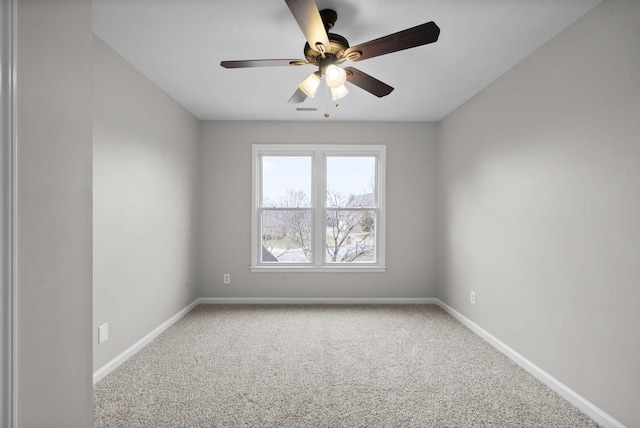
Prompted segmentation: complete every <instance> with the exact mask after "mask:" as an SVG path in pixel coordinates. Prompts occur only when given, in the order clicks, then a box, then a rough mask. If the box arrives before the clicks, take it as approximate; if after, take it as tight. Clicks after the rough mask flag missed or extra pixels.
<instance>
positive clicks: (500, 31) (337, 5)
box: [93, 0, 600, 121]
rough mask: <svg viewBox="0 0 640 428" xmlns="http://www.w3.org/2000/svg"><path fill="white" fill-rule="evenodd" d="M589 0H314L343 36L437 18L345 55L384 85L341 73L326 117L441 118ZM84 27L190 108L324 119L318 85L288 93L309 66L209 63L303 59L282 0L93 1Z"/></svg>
mask: <svg viewBox="0 0 640 428" xmlns="http://www.w3.org/2000/svg"><path fill="white" fill-rule="evenodd" d="M599 2H600V0H402V1H391V0H316V3H317V5H318V8H319V9H325V8H331V9H334V10H336V11H337V12H338V20H337V22H336V24H335V27H334V28H333V29H332V30H331V32H333V33H337V34H340V35H342V36H343V37H346V38H347V39H348V40H349V43H350V44H351V45H357V44H360V43H363V42H366V41H369V40H372V39H375V38H378V37H381V36H385V35H387V34H391V33H395V32H397V31H400V30H404V29H405V28H409V27H413V26H415V25H419V24H422V23H425V22H428V21H435V22H436V24H437V25H438V26H439V27H440V29H441V33H440V38H439V40H438V41H437V42H436V43H433V44H429V45H425V46H421V47H418V48H414V49H409V50H405V51H402V52H395V53H392V54H388V55H384V56H380V57H377V58H371V59H368V60H365V61H361V62H358V63H350V64H348V63H345V64H348V65H351V66H355V67H357V68H359V69H360V70H362V71H364V72H365V73H367V74H370V75H372V76H374V77H376V78H377V79H379V80H382V81H383V82H385V83H387V84H389V85H391V86H393V87H394V88H395V90H394V91H393V92H392V93H391V94H390V95H388V96H387V97H384V98H377V97H375V96H373V95H371V94H369V93H368V92H365V91H363V90H362V89H360V88H358V87H355V86H352V85H349V84H348V83H347V86H348V87H349V89H350V90H351V92H350V93H349V95H347V96H346V97H345V98H343V99H342V100H340V105H339V107H338V108H335V107H334V103H332V102H331V101H330V102H329V103H328V104H329V105H328V109H329V113H330V114H331V117H330V120H349V121H351V120H375V121H437V120H440V119H442V118H443V117H444V116H446V115H447V114H449V113H450V112H451V111H453V110H455V109H456V108H457V107H458V106H460V105H461V104H462V103H464V102H465V101H467V100H468V99H469V98H471V97H473V96H474V95H475V94H477V93H478V92H479V91H481V90H482V89H483V88H485V87H486V86H487V85H489V84H490V83H491V82H493V81H494V80H496V79H497V78H498V77H499V76H500V75H502V74H503V73H504V72H506V71H507V70H509V69H510V68H512V67H513V66H514V65H516V64H517V63H518V62H520V61H521V60H522V59H524V58H525V57H526V56H528V55H529V54H531V53H532V52H533V51H535V50H536V49H537V48H539V47H540V46H542V45H543V44H544V43H545V42H547V41H548V40H549V39H551V38H552V37H554V36H555V35H556V34H558V33H559V32H560V31H562V30H563V29H564V28H566V27H567V26H568V25H570V24H571V23H572V22H574V21H575V20H576V19H577V18H579V17H580V16H581V15H583V14H584V13H585V12H587V11H588V10H590V9H591V8H592V7H594V6H595V5H596V4H597V3H599ZM93 29H94V32H95V34H96V35H98V36H99V37H100V38H101V39H103V40H104V41H105V42H106V43H108V44H109V45H110V46H111V47H112V48H113V49H115V50H116V51H117V52H118V53H119V54H120V55H122V56H123V57H124V58H125V59H126V60H127V61H128V62H130V63H131V64H132V65H133V66H134V67H136V68H137V69H138V70H140V71H141V72H142V73H143V74H144V75H146V76H147V77H148V78H149V79H151V80H152V81H153V82H155V83H156V84H157V85H158V86H159V87H161V88H162V89H163V90H164V91H166V92H167V93H168V94H169V95H170V96H171V97H172V98H174V99H175V100H176V101H177V102H179V103H180V104H181V105H183V106H184V107H185V108H186V109H187V110H189V111H190V112H191V113H193V114H194V115H195V116H196V117H198V118H199V119H205V120H326V119H325V118H324V116H323V114H324V112H325V108H327V103H326V99H325V96H324V91H321V90H319V91H318V94H317V95H316V97H315V98H314V99H307V100H306V101H305V102H304V103H303V104H288V103H287V101H288V100H289V98H290V97H291V95H292V94H293V93H294V92H295V90H296V89H297V86H296V85H297V84H298V82H300V81H301V80H303V79H304V78H305V77H306V76H307V75H308V74H309V73H311V72H313V71H315V70H316V69H315V68H314V67H312V66H302V67H271V68H249V69H224V68H222V67H220V61H222V60H244V59H272V58H274V59H289V58H292V59H294V58H295V59H297V58H299V59H304V54H303V46H304V44H305V39H304V35H303V34H302V31H301V30H300V28H299V27H298V25H297V23H296V21H295V19H294V18H293V16H292V15H291V13H290V11H289V9H288V7H287V5H286V4H285V2H284V1H283V0H93ZM570 54H571V53H570V52H567V55H570ZM297 107H305V108H312V107H316V108H317V109H318V111H316V112H309V111H305V112H299V111H297V110H296V108H297Z"/></svg>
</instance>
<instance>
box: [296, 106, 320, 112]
mask: <svg viewBox="0 0 640 428" xmlns="http://www.w3.org/2000/svg"><path fill="white" fill-rule="evenodd" d="M296 110H298V111H318V109H317V108H315V107H298V108H296Z"/></svg>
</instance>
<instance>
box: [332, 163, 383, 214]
mask: <svg viewBox="0 0 640 428" xmlns="http://www.w3.org/2000/svg"><path fill="white" fill-rule="evenodd" d="M375 192H376V158H375V156H328V157H327V206H328V207H343V208H345V207H349V208H356V207H375V206H376V200H375Z"/></svg>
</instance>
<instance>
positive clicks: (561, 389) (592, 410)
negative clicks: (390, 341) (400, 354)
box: [436, 299, 625, 428]
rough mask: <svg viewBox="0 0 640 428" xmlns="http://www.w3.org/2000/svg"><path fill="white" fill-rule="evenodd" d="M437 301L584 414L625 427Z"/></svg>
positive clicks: (614, 427) (609, 427) (608, 427)
mask: <svg viewBox="0 0 640 428" xmlns="http://www.w3.org/2000/svg"><path fill="white" fill-rule="evenodd" d="M436 300H437V301H438V303H437V305H438V306H440V307H441V308H442V309H444V310H445V311H446V312H447V313H448V314H449V315H451V316H452V317H454V318H455V319H457V320H458V321H460V322H461V323H462V324H464V325H465V326H466V327H468V328H469V330H471V331H473V332H474V333H475V334H477V335H478V336H480V337H482V338H483V339H484V340H486V341H487V342H489V344H490V345H492V346H493V347H494V348H496V349H497V350H498V351H500V352H502V353H503V354H505V355H506V356H507V357H509V358H510V359H511V360H513V361H514V362H515V363H516V364H518V365H519V366H520V367H522V368H523V369H525V370H526V371H527V372H529V373H530V374H531V375H533V377H535V378H536V379H538V380H539V381H540V382H542V383H544V384H545V385H546V386H548V387H549V388H550V389H552V390H553V391H555V392H556V393H557V394H558V395H560V396H561V397H562V398H564V399H565V400H567V401H568V402H570V403H571V404H573V405H574V406H576V407H577V408H578V409H580V410H581V411H582V412H583V413H584V414H586V415H587V416H589V417H590V418H591V419H593V420H594V421H596V422H597V423H599V424H600V425H602V426H603V427H606V428H625V426H624V425H623V424H621V423H620V422H618V421H617V420H615V419H614V418H612V417H611V416H610V415H608V414H607V413H605V412H603V411H602V410H601V409H599V408H598V407H596V406H595V405H593V403H591V402H589V401H587V400H586V399H585V398H584V397H582V396H581V395H580V394H578V393H577V392H575V391H573V390H572V389H570V388H568V387H567V386H566V385H565V384H563V383H561V382H560V381H559V380H558V379H556V378H554V377H553V376H551V375H550V374H549V373H547V372H545V371H544V370H542V369H541V368H540V367H538V366H536V365H535V364H533V363H532V362H531V361H529V360H528V359H526V358H525V357H523V356H522V355H521V354H519V353H518V352H516V351H514V350H513V349H512V348H510V347H509V346H507V345H506V344H504V343H503V342H501V341H500V340H499V339H498V338H496V337H495V336H493V335H492V334H490V333H489V332H488V331H486V330H485V329H483V328H482V327H480V326H479V325H478V324H476V323H474V322H473V321H471V320H470V319H469V318H467V317H465V316H464V315H462V314H461V313H460V312H458V311H456V310H455V309H453V308H452V307H451V306H449V305H447V304H446V303H444V302H442V301H441V300H440V299H436Z"/></svg>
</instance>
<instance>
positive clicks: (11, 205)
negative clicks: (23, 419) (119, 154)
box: [0, 0, 17, 427]
mask: <svg viewBox="0 0 640 428" xmlns="http://www.w3.org/2000/svg"><path fill="white" fill-rule="evenodd" d="M15 24H16V0H0V67H1V69H0V100H1V102H0V242H1V243H2V244H1V245H0V278H1V281H2V288H1V289H0V305H1V306H0V347H1V348H0V426H3V427H15V426H17V423H16V399H15V397H16V376H15V374H16V367H15V364H16V358H15V355H16V354H15V351H16V335H15V332H16V322H15V320H16V287H15V269H14V266H15V239H14V237H15V234H14V231H15V215H14V213H15V183H16V179H15V147H16V146H15V137H16V131H15V130H16V128H15V123H16V121H15V119H16V115H15V111H16V110H15V87H16V86H15V76H16V73H15V58H16V56H15V46H16V44H15Z"/></svg>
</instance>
